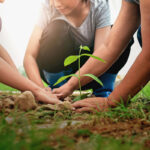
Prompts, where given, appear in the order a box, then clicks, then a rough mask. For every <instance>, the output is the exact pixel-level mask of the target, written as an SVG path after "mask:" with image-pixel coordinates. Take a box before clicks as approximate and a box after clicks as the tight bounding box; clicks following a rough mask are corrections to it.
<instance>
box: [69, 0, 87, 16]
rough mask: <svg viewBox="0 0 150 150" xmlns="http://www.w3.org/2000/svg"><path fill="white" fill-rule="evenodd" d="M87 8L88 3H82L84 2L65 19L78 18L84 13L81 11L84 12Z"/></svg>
mask: <svg viewBox="0 0 150 150" xmlns="http://www.w3.org/2000/svg"><path fill="white" fill-rule="evenodd" d="M87 6H88V3H84V2H80V3H79V4H78V5H77V7H76V8H75V9H74V10H73V11H72V12H71V13H70V14H68V15H67V16H66V17H74V18H76V17H80V16H81V14H82V13H83V12H84V11H83V10H85V9H86V8H87Z"/></svg>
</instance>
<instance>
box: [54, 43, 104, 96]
mask: <svg viewBox="0 0 150 150" xmlns="http://www.w3.org/2000/svg"><path fill="white" fill-rule="evenodd" d="M82 50H85V51H90V49H89V47H87V46H82V45H81V46H80V50H79V55H71V56H68V57H67V58H66V59H65V61H64V66H65V67H66V66H68V65H70V64H72V63H74V62H75V61H77V60H78V75H77V74H70V75H66V76H63V77H61V78H59V79H58V80H57V82H56V83H55V84H54V86H55V85H57V84H59V83H61V82H62V81H64V80H65V79H67V78H69V77H72V76H74V77H76V78H78V80H79V90H80V98H81V90H82V89H81V81H80V80H81V77H83V76H86V77H90V78H92V79H93V80H95V81H96V82H98V83H99V84H100V85H101V86H103V83H102V82H101V80H99V78H97V77H96V76H95V75H93V74H84V75H82V76H81V74H80V68H81V57H82V56H88V57H92V58H94V59H97V60H99V61H101V62H103V63H106V61H105V60H103V59H101V58H99V57H97V56H94V55H92V54H88V53H83V54H81V52H82Z"/></svg>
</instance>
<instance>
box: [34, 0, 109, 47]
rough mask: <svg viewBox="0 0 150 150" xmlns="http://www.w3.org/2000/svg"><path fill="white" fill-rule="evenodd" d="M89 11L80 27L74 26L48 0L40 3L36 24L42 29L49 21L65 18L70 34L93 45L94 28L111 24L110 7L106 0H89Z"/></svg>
mask: <svg viewBox="0 0 150 150" xmlns="http://www.w3.org/2000/svg"><path fill="white" fill-rule="evenodd" d="M90 3H91V4H90V11H89V14H88V16H87V17H86V19H85V20H84V21H83V23H82V24H81V26H80V27H74V26H73V25H72V24H71V23H70V22H69V21H68V20H67V18H66V17H65V16H64V15H62V14H60V13H59V12H58V11H57V10H56V9H55V8H51V7H50V5H49V4H50V3H49V0H45V1H44V2H43V3H42V7H41V9H40V14H39V17H38V20H37V23H36V24H37V25H38V26H40V27H41V28H42V29H44V28H45V27H46V26H47V25H48V23H49V22H50V21H53V20H65V21H66V22H68V23H69V24H70V26H71V34H72V35H73V37H74V38H75V39H76V40H77V41H80V43H82V44H83V45H87V46H93V43H94V39H95V31H96V29H99V28H103V27H106V26H110V25H111V21H110V9H109V6H108V3H107V2H106V0H90Z"/></svg>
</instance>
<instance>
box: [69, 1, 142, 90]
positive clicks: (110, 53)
mask: <svg viewBox="0 0 150 150" xmlns="http://www.w3.org/2000/svg"><path fill="white" fill-rule="evenodd" d="M131 11H132V12H131ZM128 12H131V14H132V15H130V14H129V13H128ZM139 16H140V15H139V8H138V6H137V5H134V4H132V3H128V2H126V1H123V4H122V8H121V11H120V13H119V16H118V18H117V20H116V22H115V24H114V26H113V28H112V29H111V32H110V34H109V36H108V38H107V41H106V42H105V43H104V44H103V45H102V46H101V47H100V48H99V49H97V50H95V52H94V53H93V55H95V56H97V57H100V58H102V59H103V60H105V61H106V64H104V63H101V62H99V61H98V60H96V59H93V58H89V59H88V61H87V62H86V63H85V64H84V65H83V66H82V68H81V70H80V72H81V73H80V74H81V76H82V75H84V74H87V73H91V74H94V75H96V76H100V75H102V74H103V73H104V72H105V71H106V70H107V69H108V68H110V67H111V66H112V64H113V63H114V62H115V61H116V60H117V58H118V57H119V56H120V55H121V53H122V52H123V50H124V49H125V48H126V46H127V44H128V42H129V41H130V39H131V37H132V36H133V34H134V33H135V31H136V30H137V28H138V26H139V24H140V17H139ZM129 20H130V22H129ZM124 29H126V32H123V31H124ZM77 74H78V73H77ZM91 80H92V79H90V78H88V77H84V78H81V84H82V85H85V84H87V83H89V82H90V81H91ZM68 85H69V86H70V88H72V89H73V90H74V89H77V88H78V79H76V78H75V77H72V78H71V79H70V80H69V81H68Z"/></svg>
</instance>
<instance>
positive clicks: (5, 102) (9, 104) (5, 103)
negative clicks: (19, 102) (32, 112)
mask: <svg viewBox="0 0 150 150" xmlns="http://www.w3.org/2000/svg"><path fill="white" fill-rule="evenodd" d="M2 103H3V108H4V109H6V108H8V109H13V108H14V105H15V103H14V102H13V101H12V100H11V99H10V98H6V99H4V100H2Z"/></svg>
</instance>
